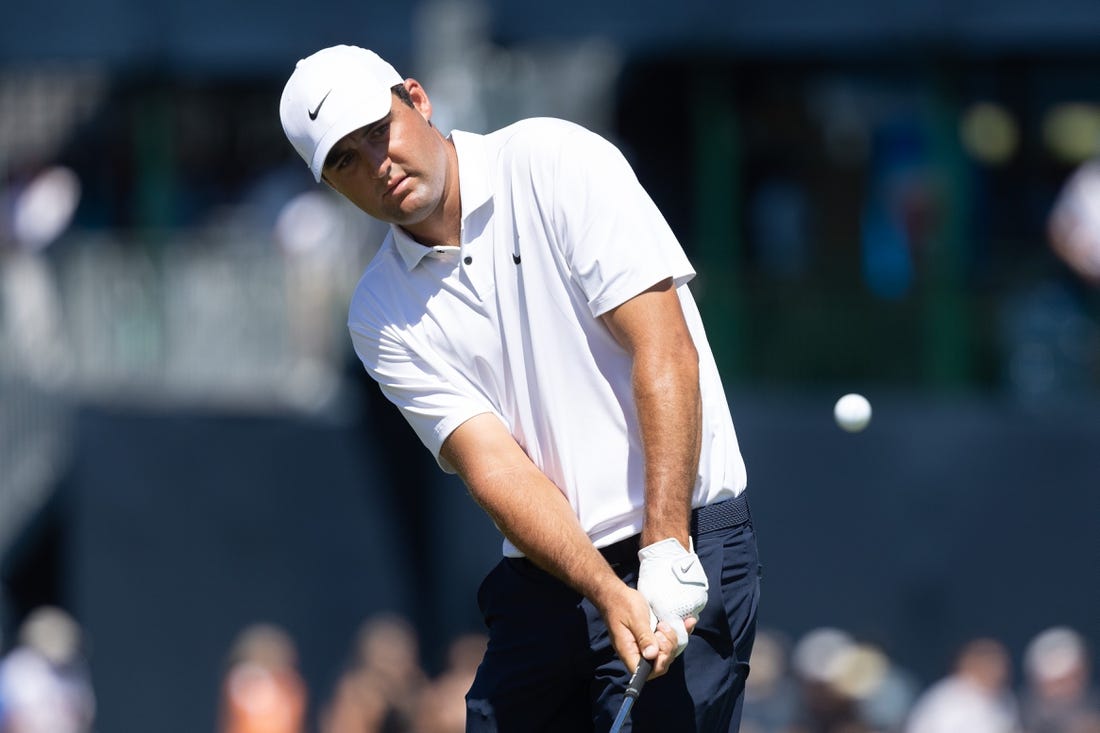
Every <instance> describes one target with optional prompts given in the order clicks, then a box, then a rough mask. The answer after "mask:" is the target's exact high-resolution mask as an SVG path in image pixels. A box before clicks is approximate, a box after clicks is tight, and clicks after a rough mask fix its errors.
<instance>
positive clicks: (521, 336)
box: [348, 119, 746, 556]
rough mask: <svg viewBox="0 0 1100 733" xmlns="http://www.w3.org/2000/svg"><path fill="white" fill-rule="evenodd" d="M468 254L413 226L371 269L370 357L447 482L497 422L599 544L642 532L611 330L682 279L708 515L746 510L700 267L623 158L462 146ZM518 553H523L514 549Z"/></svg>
mask: <svg viewBox="0 0 1100 733" xmlns="http://www.w3.org/2000/svg"><path fill="white" fill-rule="evenodd" d="M451 138H452V140H453V141H454V144H455V148H456V149H457V152H458V161H459V187H460V191H461V201H462V231H461V246H459V247H427V246H424V245H421V244H419V243H417V242H416V241H414V240H413V239H411V238H410V237H409V236H408V235H407V234H405V232H404V231H403V230H402V229H400V228H399V227H397V226H393V227H391V229H390V234H389V236H387V238H386V240H385V242H383V244H382V247H381V248H380V249H379V251H378V253H377V255H376V256H375V257H374V259H373V260H372V261H371V263H370V264H369V265H368V266H367V269H366V272H365V273H364V274H363V277H362V279H361V280H360V282H359V285H358V286H357V288H356V290H355V294H354V296H353V297H352V301H351V308H350V313H349V321H348V326H349V329H350V331H351V336H352V341H353V343H354V345H355V350H356V353H357V354H358V355H359V358H360V359H361V360H362V362H363V364H364V366H365V367H366V369H367V371H368V372H369V373H370V374H371V376H372V377H373V378H374V379H375V380H376V381H377V382H378V383H379V385H380V386H381V388H382V391H383V392H384V393H385V395H386V396H387V397H388V398H389V399H390V400H391V401H392V402H393V403H394V404H396V405H397V406H398V408H400V410H401V412H402V413H403V414H404V415H405V418H406V419H407V420H408V421H409V423H410V424H411V425H412V427H413V429H414V430H415V431H416V433H417V435H418V436H420V439H421V440H422V441H423V442H424V445H425V446H427V448H428V449H429V450H430V451H431V452H432V453H433V454H434V455H435V456H436V460H437V461H439V463H440V466H441V467H442V468H443V470H445V471H448V472H452V471H453V469H451V467H450V466H448V465H447V464H446V462H445V461H444V460H442V458H441V457H440V455H439V451H440V448H441V447H442V445H443V441H444V440H446V438H447V436H448V435H450V434H451V431H453V430H454V429H455V428H457V427H458V426H459V425H461V424H462V423H463V422H465V421H466V420H469V419H470V418H471V417H474V416H475V415H479V414H482V413H487V412H488V413H492V414H494V415H496V416H497V417H498V418H499V419H500V420H501V421H502V422H503V423H504V424H505V425H506V426H507V427H508V429H509V430H510V431H511V433H512V435H513V436H514V437H515V439H516V441H517V442H518V443H519V445H520V446H521V447H522V448H523V450H524V451H525V452H526V453H527V455H528V456H529V457H530V458H531V460H532V461H533V462H534V463H535V465H536V466H538V467H539V469H540V470H541V471H542V472H543V473H544V474H546V475H547V476H548V477H549V478H550V480H551V481H553V482H554V484H555V485H556V486H557V487H558V488H559V489H560V490H561V492H562V494H564V495H565V497H566V498H567V499H568V500H569V503H570V505H571V506H572V507H573V509H574V511H576V513H577V517H578V518H579V519H580V522H581V525H582V526H583V527H584V530H585V531H586V532H587V533H588V535H589V536H590V537H591V538H592V541H593V543H594V544H595V545H596V546H597V547H603V546H605V545H609V544H611V543H613V542H616V541H618V540H621V539H624V538H626V537H629V536H631V535H633V534H637V533H638V532H639V531H641V526H642V515H643V512H642V510H643V499H644V490H645V480H644V465H645V464H644V455H643V451H642V445H641V437H640V430H639V427H638V420H637V416H636V412H635V407H634V398H633V391H632V389H631V362H630V358H629V356H628V354H627V353H626V352H625V351H624V350H623V348H622V347H621V346H619V344H618V343H617V342H616V341H615V339H614V338H613V337H612V335H611V333H610V331H608V329H607V327H606V326H605V325H604V323H603V322H602V320H600V318H599V317H600V315H601V314H603V313H606V312H607V311H609V310H611V309H612V308H614V307H616V306H618V305H620V304H622V303H623V302H625V301H627V300H629V299H630V298H632V297H634V296H635V295H637V294H639V293H641V292H643V291H645V290H646V289H648V288H649V287H651V286H653V285H654V284H656V283H658V282H660V281H662V280H664V279H666V278H669V277H672V278H674V281H675V283H676V285H677V292H678V294H679V296H680V302H681V304H682V306H683V310H684V316H685V318H686V319H687V324H688V328H689V329H690V331H691V334H692V336H693V338H694V340H695V344H696V347H697V349H698V351H699V367H700V387H701V390H702V403H703V434H702V451H701V456H700V461H699V475H698V478H697V480H696V483H695V491H694V496H693V505H694V506H697V507H698V506H703V505H705V504H709V503H712V502H714V501H717V500H720V499H722V498H730V497H733V496H736V495H738V494H740V493H741V491H743V490H744V488H745V485H746V476H745V466H744V462H743V461H742V458H741V452H740V449H739V448H738V445H737V437H736V435H735V433H734V428H733V422H732V420H731V418H730V413H729V408H728V407H727V404H726V397H725V394H724V392H723V390H722V384H721V382H720V380H719V376H718V369H717V368H716V366H715V363H714V357H713V355H712V354H711V350H710V347H709V345H708V344H707V340H706V336H705V334H704V332H703V325H702V321H701V320H700V318H699V312H698V309H697V308H696V306H695V301H694V300H693V298H692V296H691V293H690V291H689V290H688V287H687V285H686V283H687V282H688V280H690V279H691V278H692V277H693V276H694V274H695V273H694V271H693V270H692V267H691V264H690V263H689V262H688V260H687V257H686V256H685V254H684V252H683V249H682V248H681V247H680V244H679V242H677V240H676V238H675V236H674V235H673V233H672V231H671V229H669V227H668V224H667V223H666V222H665V220H664V218H663V217H662V216H661V214H660V212H659V211H658V210H657V208H656V206H655V205H654V204H653V202H652V201H651V200H650V198H649V196H648V195H647V194H646V192H645V191H644V190H643V189H642V187H641V185H640V184H639V183H638V180H637V178H636V177H635V176H634V173H633V171H632V170H631V168H630V166H629V164H628V163H627V162H626V160H625V159H624V158H623V156H622V155H621V154H620V152H619V151H618V150H617V149H616V148H615V147H614V146H613V145H611V144H610V143H609V142H607V141H606V140H604V139H603V138H601V137H599V136H598V135H595V134H594V133H591V132H589V131H587V130H585V129H584V128H582V127H579V126H577V125H574V124H572V123H568V122H564V121H561V120H554V119H530V120H524V121H521V122H518V123H516V124H514V125H511V126H509V127H506V128H503V129H501V130H498V131H497V132H494V133H491V134H489V135H484V136H483V135H474V134H470V133H464V132H458V131H456V132H454V133H452V136H451ZM504 553H505V554H506V555H510V556H518V555H520V554H521V553H520V552H519V551H518V550H517V549H516V548H515V547H514V546H513V545H512V544H511V543H510V542H508V541H507V540H505V543H504Z"/></svg>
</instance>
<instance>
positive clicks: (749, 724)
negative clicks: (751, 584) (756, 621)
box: [741, 629, 798, 733]
mask: <svg viewBox="0 0 1100 733" xmlns="http://www.w3.org/2000/svg"><path fill="white" fill-rule="evenodd" d="M749 667H750V668H751V669H752V673H751V674H750V675H749V678H748V680H747V682H746V683H745V703H744V712H743V713H742V716H741V733H789V732H790V731H792V730H793V729H794V728H793V726H794V719H795V713H796V711H797V709H798V688H797V686H796V685H795V681H794V679H793V678H792V677H791V674H790V666H789V664H788V654H787V645H786V643H785V641H784V640H783V638H782V637H780V636H779V634H777V633H776V632H773V631H769V630H765V629H761V630H759V631H757V632H756V642H755V643H754V644H753V647H752V658H751V659H750V660H749Z"/></svg>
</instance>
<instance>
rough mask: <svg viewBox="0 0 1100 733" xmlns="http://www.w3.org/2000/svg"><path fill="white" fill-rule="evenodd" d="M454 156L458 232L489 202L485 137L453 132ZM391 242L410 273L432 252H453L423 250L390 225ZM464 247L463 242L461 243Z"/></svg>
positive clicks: (464, 228) (491, 194)
mask: <svg viewBox="0 0 1100 733" xmlns="http://www.w3.org/2000/svg"><path fill="white" fill-rule="evenodd" d="M451 141H452V142H454V145H455V152H456V153H457V155H458V190H459V195H460V196H461V198H462V230H463V231H465V230H466V220H467V219H468V218H469V217H470V215H471V214H473V213H474V212H475V211H477V210H478V209H480V208H481V207H482V206H484V205H485V204H486V203H488V202H489V201H491V200H492V198H493V190H492V186H491V185H490V179H489V162H488V158H487V156H486V150H485V136H484V135H477V134H475V133H472V132H462V131H461V130H455V131H453V132H452V133H451ZM390 231H391V232H392V233H393V242H394V245H395V246H396V247H397V251H398V253H399V254H400V255H401V259H402V260H404V262H405V267H406V269H408V270H412V269H413V268H414V267H416V266H417V264H419V263H420V260H422V259H424V257H425V256H426V255H428V254H429V253H431V252H433V251H434V250H439V249H444V250H453V249H454V248H453V247H444V248H439V247H426V246H424V245H423V244H420V243H419V242H417V241H416V240H415V239H413V238H412V237H410V236H409V235H408V234H407V233H406V232H405V230H404V229H402V228H401V227H399V226H397V225H396V224H391V225H390ZM462 244H463V246H465V244H466V243H465V242H463V243H462Z"/></svg>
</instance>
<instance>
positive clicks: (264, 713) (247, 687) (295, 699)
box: [218, 624, 307, 733]
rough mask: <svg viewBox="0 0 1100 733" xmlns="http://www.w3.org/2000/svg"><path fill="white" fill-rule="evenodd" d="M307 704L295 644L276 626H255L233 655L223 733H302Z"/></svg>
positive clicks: (223, 708)
mask: <svg viewBox="0 0 1100 733" xmlns="http://www.w3.org/2000/svg"><path fill="white" fill-rule="evenodd" d="M306 698H307V695H306V687H305V683H304V682H303V680H302V678H301V675H300V674H299V672H298V652H297V648H296V646H295V644H294V641H293V640H292V639H291V638H290V636H289V635H288V634H287V633H286V632H285V631H283V630H282V629H280V628H279V627H277V626H272V625H269V624H256V625H254V626H250V627H248V628H246V629H245V630H244V631H243V632H241V634H240V635H239V636H238V637H237V640H236V641H235V643H234V644H233V649H232V651H231V653H230V657H229V664H228V668H227V670H226V674H225V678H224V681H223V683H222V704H221V718H220V721H219V728H218V730H219V731H220V733H302V731H303V730H304V721H305V711H306Z"/></svg>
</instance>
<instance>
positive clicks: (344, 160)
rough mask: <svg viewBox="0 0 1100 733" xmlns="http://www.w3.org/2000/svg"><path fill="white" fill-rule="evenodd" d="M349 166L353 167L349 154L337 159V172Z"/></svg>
mask: <svg viewBox="0 0 1100 733" xmlns="http://www.w3.org/2000/svg"><path fill="white" fill-rule="evenodd" d="M349 165H351V155H350V154H349V153H344V154H343V155H341V156H340V157H339V158H337V159H336V170H343V169H344V168H347V167H348V166H349Z"/></svg>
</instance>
